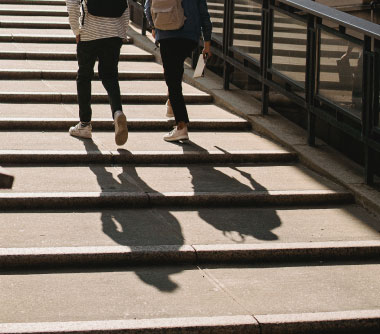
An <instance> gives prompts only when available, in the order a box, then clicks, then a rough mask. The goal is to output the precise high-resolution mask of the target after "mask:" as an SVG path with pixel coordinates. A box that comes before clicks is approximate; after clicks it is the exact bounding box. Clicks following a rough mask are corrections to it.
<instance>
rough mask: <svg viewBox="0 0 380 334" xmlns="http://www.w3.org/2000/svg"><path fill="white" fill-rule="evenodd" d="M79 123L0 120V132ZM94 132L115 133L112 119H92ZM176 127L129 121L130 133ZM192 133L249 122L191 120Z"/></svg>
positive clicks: (237, 127)
mask: <svg viewBox="0 0 380 334" xmlns="http://www.w3.org/2000/svg"><path fill="white" fill-rule="evenodd" d="M76 123H78V118H61V119H60V118H0V130H8V129H10V128H11V129H13V130H29V131H57V130H59V131H67V129H69V127H71V126H73V125H75V124H76ZM91 124H92V127H93V129H94V130H98V131H99V130H103V131H104V130H106V131H114V124H113V121H112V120H111V119H106V118H104V119H99V118H95V119H94V118H93V119H92V122H91ZM172 126H174V119H173V118H171V119H170V120H169V119H163V118H158V119H154V118H150V119H139V118H129V119H128V130H129V131H166V130H168V129H171V128H172ZM188 128H189V130H191V131H199V130H201V131H207V130H208V131H239V130H240V131H243V130H249V129H250V128H251V125H250V123H249V122H248V121H244V120H232V119H194V118H192V119H191V123H189V125H188Z"/></svg>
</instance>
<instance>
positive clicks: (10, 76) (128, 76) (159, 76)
mask: <svg viewBox="0 0 380 334" xmlns="http://www.w3.org/2000/svg"><path fill="white" fill-rule="evenodd" d="M67 65H69V64H67ZM129 65H130V64H128V65H127V66H125V67H129V68H134V67H133V65H131V66H129ZM144 65H145V67H148V68H149V67H150V66H149V64H147V63H143V66H142V67H144ZM154 65H156V64H154ZM157 66H158V65H157ZM120 67H123V66H120ZM135 67H136V66H135ZM139 67H140V66H139ZM154 67H155V66H154ZM76 77H77V71H76V70H63V69H60V70H42V71H41V70H28V69H17V68H12V69H11V70H4V69H0V80H16V79H17V80H37V79H41V80H75V79H76ZM163 79H164V74H163V72H162V68H160V69H157V70H149V69H147V70H133V71H123V70H120V71H119V80H163ZM94 80H99V75H98V73H97V72H95V76H94Z"/></svg>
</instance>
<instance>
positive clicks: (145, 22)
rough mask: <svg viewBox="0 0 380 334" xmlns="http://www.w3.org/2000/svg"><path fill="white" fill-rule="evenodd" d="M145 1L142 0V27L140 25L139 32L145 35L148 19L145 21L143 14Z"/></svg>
mask: <svg viewBox="0 0 380 334" xmlns="http://www.w3.org/2000/svg"><path fill="white" fill-rule="evenodd" d="M145 1H146V0H142V27H141V34H142V35H143V36H145V35H146V30H147V26H148V21H147V19H146V17H145V14H144V7H145Z"/></svg>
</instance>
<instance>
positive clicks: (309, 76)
mask: <svg viewBox="0 0 380 334" xmlns="http://www.w3.org/2000/svg"><path fill="white" fill-rule="evenodd" d="M318 40H319V39H318V38H317V18H316V17H314V16H313V15H311V14H309V17H308V24H307V50H306V86H305V100H306V104H307V133H308V138H307V142H308V144H309V145H310V146H315V115H314V113H313V111H314V96H315V93H316V92H315V88H316V72H317V71H316V68H317V57H318V50H319V48H318V45H317V41H318Z"/></svg>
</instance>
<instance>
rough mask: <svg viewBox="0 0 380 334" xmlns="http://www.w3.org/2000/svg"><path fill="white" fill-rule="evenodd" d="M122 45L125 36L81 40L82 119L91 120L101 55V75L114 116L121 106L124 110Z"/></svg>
mask: <svg viewBox="0 0 380 334" xmlns="http://www.w3.org/2000/svg"><path fill="white" fill-rule="evenodd" d="M121 45H122V40H121V38H119V37H112V38H104V39H97V40H94V41H88V42H79V43H78V45H77V57H78V65H79V69H78V75H77V92H78V104H79V118H80V120H81V122H90V121H91V116H92V110H91V80H92V78H93V76H94V65H95V62H96V60H97V59H98V61H99V63H98V72H99V77H100V79H101V80H102V83H103V86H104V88H105V89H106V91H107V93H108V97H109V101H110V105H111V110H112V117H113V115H114V113H115V112H116V111H117V110H122V105H121V96H120V86H119V78H118V64H119V57H120V48H121Z"/></svg>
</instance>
